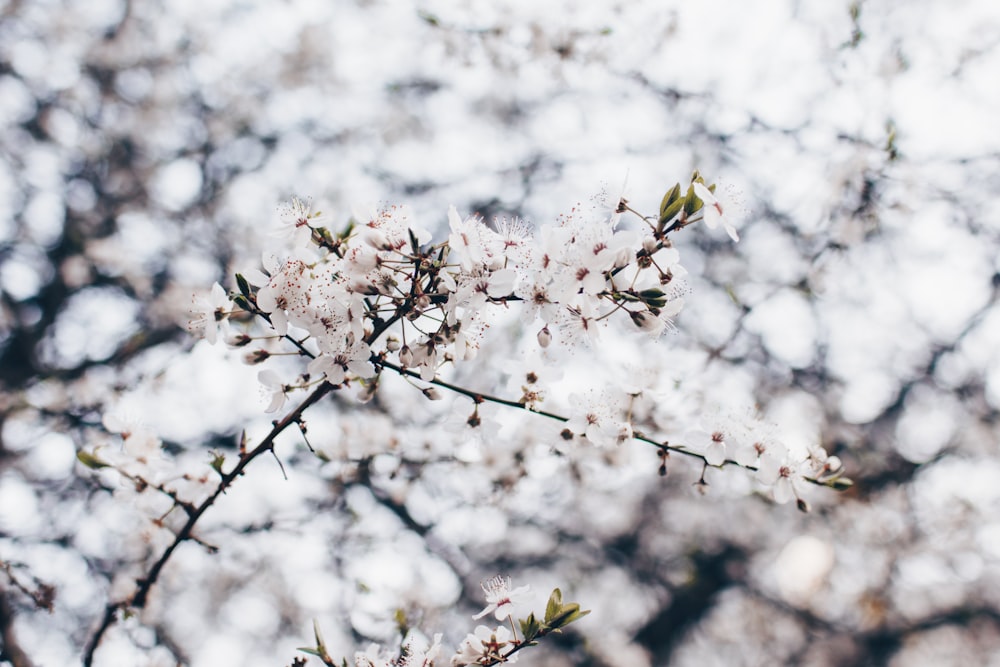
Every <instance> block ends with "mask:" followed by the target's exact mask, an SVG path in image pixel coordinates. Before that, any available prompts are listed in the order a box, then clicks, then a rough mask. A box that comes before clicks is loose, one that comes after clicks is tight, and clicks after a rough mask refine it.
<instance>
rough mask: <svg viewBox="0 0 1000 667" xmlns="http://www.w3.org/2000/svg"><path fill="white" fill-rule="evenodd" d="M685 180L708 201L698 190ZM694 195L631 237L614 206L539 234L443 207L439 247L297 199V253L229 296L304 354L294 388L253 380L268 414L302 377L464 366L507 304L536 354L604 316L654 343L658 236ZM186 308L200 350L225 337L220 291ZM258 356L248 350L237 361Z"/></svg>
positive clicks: (668, 304)
mask: <svg viewBox="0 0 1000 667" xmlns="http://www.w3.org/2000/svg"><path fill="white" fill-rule="evenodd" d="M699 178H700V177H699ZM696 185H698V186H699V190H703V191H704V193H706V196H710V195H711V192H710V191H709V190H708V189H707V188H705V187H704V185H703V183H701V182H700V181H696ZM693 192H694V190H693V186H692V188H691V189H690V193H691V194H689V196H688V197H687V198H679V199H678V202H680V203H682V204H686V203H688V202H690V204H687V208H685V207H684V206H681V207H680V208H679V209H678V210H677V211H675V212H674V215H673V216H672V217H669V218H668V217H664V216H661V217H660V219H659V220H656V219H655V218H654V219H653V220H649V219H646V218H643V222H644V225H643V227H642V228H641V229H639V230H635V229H625V228H624V227H623V226H621V225H619V221H620V218H621V212H623V211H625V210H627V202H626V201H625V200H620V201H618V202H615V206H614V210H613V211H612V213H611V214H610V215H605V216H600V215H596V214H595V213H594V212H592V211H584V210H582V209H580V210H574V211H572V212H571V213H570V214H568V215H565V216H563V217H562V218H561V219H560V220H558V222H557V223H556V224H554V225H549V226H545V227H543V228H541V230H539V231H538V233H537V234H535V233H533V231H532V229H531V227H530V226H529V225H528V224H526V223H525V222H523V221H521V220H519V219H516V218H515V219H513V220H499V221H496V223H495V225H493V226H490V225H488V224H486V222H485V221H484V220H482V219H481V218H479V217H478V216H470V217H463V216H461V215H460V214H459V213H458V211H457V210H456V209H455V208H454V207H452V208H451V209H450V210H449V212H448V223H449V230H450V234H449V236H448V239H447V241H445V242H441V243H437V244H431V243H429V240H430V234H429V233H428V232H427V231H426V230H424V229H422V228H421V227H419V226H418V225H416V224H415V222H414V221H413V220H412V216H411V214H410V213H409V211H408V209H407V208H406V207H395V206H393V207H387V208H382V209H377V210H374V211H370V212H368V213H367V214H366V215H363V216H356V218H355V220H354V221H352V224H351V225H349V226H348V228H347V229H345V230H344V231H342V232H341V233H339V234H336V235H335V234H333V233H331V232H330V231H329V229H328V228H326V227H323V226H321V225H320V222H321V221H322V218H321V216H320V215H319V214H317V213H314V212H313V211H311V210H310V207H309V204H308V203H306V202H304V201H302V200H299V199H293V200H292V202H291V204H289V205H288V206H287V207H286V208H285V209H284V211H283V216H282V219H283V222H284V227H285V229H286V231H287V233H288V236H290V237H291V238H292V239H294V240H295V241H299V242H302V241H305V242H306V245H305V246H301V245H300V246H296V248H295V250H294V251H293V252H291V253H289V254H288V256H285V257H282V258H279V257H277V256H275V255H270V254H269V255H267V256H266V257H265V259H264V272H259V271H254V272H248V273H246V274H244V275H242V276H238V278H237V280H238V284H239V287H240V293H239V294H238V295H236V296H235V298H234V301H235V303H236V305H237V306H238V308H239V309H242V310H245V311H247V312H250V313H252V314H254V315H256V316H259V317H260V318H261V319H262V320H264V321H266V323H267V324H266V326H267V327H268V328H269V329H270V331H271V333H272V334H273V335H276V336H280V337H286V336H287V337H289V339H292V340H293V341H294V344H295V345H296V347H297V348H298V352H299V353H301V354H302V355H304V356H308V357H309V358H310V359H311V361H310V363H309V365H308V368H307V372H306V373H305V374H304V378H303V381H302V382H300V383H298V384H296V383H289V382H282V381H281V379H280V378H279V377H278V376H277V375H276V374H274V373H271V372H268V371H262V373H261V376H260V379H261V382H262V383H263V384H264V386H265V387H266V388H268V389H270V390H271V391H272V394H273V398H272V401H271V403H270V405H269V408H268V409H269V411H276V410H278V409H280V407H281V406H282V404H283V399H282V398H281V396H282V395H284V394H287V391H288V390H289V389H290V388H291V387H294V386H306V385H307V384H308V382H309V380H308V379H306V378H313V379H315V378H324V379H325V381H327V382H329V383H331V384H334V385H341V384H345V383H349V382H350V381H354V380H357V381H361V382H362V383H363V382H364V381H368V380H371V379H372V378H374V377H375V376H377V374H378V373H379V372H380V371H381V370H382V369H383V368H384V367H385V362H391V363H394V364H398V366H399V367H401V368H403V369H411V370H413V371H414V372H416V373H417V374H419V376H420V377H421V378H422V379H423V380H425V381H430V380H432V379H434V378H435V377H436V376H437V374H438V372H439V370H440V369H441V367H442V366H443V365H445V364H449V363H456V362H459V361H464V360H468V359H472V358H473V357H475V356H476V353H477V351H478V349H479V346H480V342H481V340H482V338H483V336H484V334H485V332H486V330H487V329H488V327H489V324H490V320H491V316H492V315H493V314H494V312H495V311H496V309H498V308H509V307H511V306H512V305H513V304H517V305H518V306H519V307H520V309H521V315H522V319H523V321H524V323H525V324H526V325H528V326H533V327H535V330H536V331H537V340H538V344H539V345H540V346H541V347H543V348H544V347H548V346H549V345H550V344H552V343H553V342H557V343H561V344H563V345H568V346H569V345H574V344H576V343H580V342H584V343H591V342H594V341H596V340H597V339H598V337H599V333H600V330H601V328H602V327H604V326H605V324H606V322H607V321H608V320H609V318H612V317H619V318H628V319H629V320H631V322H632V324H633V326H635V327H637V328H638V329H640V330H643V331H646V332H648V333H649V334H651V335H653V336H656V335H659V334H660V333H661V332H663V331H664V329H666V328H668V327H670V326H671V320H672V318H673V317H674V316H675V315H676V314H677V313H678V312H679V311H680V310H681V307H682V306H683V303H684V294H685V292H686V287H685V284H684V275H685V270H684V269H683V267H682V266H681V265H680V264H679V260H680V255H679V253H678V251H677V250H676V249H675V248H674V247H672V244H671V242H670V239H669V237H668V232H669V231H671V230H672V229H676V228H679V227H680V226H683V225H684V224H689V223H690V222H691V221H693V220H694V218H693V217H692V216H693V213H694V212H695V211H700V210H702V200H701V199H699V198H698V197H696V196H695V195H694V194H693ZM713 201H714V199H713ZM689 209H690V210H691V214H690V215H688V217H685V211H686V210H689ZM706 210H707V209H706ZM711 210H713V211H718V210H721V208H720V209H716V208H712V209H711ZM698 219H700V218H698ZM705 219H706V220H707V219H708V218H707V217H706V218H705ZM727 224H728V223H727ZM196 307H197V309H198V312H197V314H196V316H195V318H194V319H193V320H192V323H191V327H192V330H193V331H195V332H196V333H200V334H202V335H204V336H205V337H206V338H207V339H208V340H210V341H214V340H215V339H216V337H217V335H218V332H219V331H220V329H221V330H222V331H224V332H226V333H228V332H229V328H228V319H227V318H228V315H229V313H230V312H231V310H232V304H231V303H230V302H229V299H228V296H227V295H226V293H225V291H224V290H223V289H222V288H221V286H218V285H217V286H215V287H214V288H213V290H212V293H211V295H210V296H209V297H208V298H205V299H202V300H201V301H199V302H198V303H197V304H196ZM230 342H234V343H236V344H240V343H246V342H249V338H248V337H247V336H246V335H245V334H244V335H242V336H236V337H235V338H234V337H230ZM270 354H271V352H270V351H268V350H254V351H252V352H251V353H250V354H248V360H250V361H263V360H266V359H267V358H268V357H269V356H270Z"/></svg>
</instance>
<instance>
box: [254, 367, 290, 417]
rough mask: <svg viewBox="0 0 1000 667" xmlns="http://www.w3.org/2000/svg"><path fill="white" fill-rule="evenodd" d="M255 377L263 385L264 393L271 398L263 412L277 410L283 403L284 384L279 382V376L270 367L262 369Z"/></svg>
mask: <svg viewBox="0 0 1000 667" xmlns="http://www.w3.org/2000/svg"><path fill="white" fill-rule="evenodd" d="M257 379H258V380H259V381H260V383H261V384H262V385H264V390H265V393H266V394H267V395H268V396H269V398H270V399H271V402H270V404H268V406H267V410H265V412H277V411H278V410H280V409H281V406H283V405H284V404H285V385H284V384H282V382H281V376H279V375H278V374H277V373H276V372H274V371H273V370H271V369H270V368H268V369H266V370H262V371H261V372H260V373H258V374H257Z"/></svg>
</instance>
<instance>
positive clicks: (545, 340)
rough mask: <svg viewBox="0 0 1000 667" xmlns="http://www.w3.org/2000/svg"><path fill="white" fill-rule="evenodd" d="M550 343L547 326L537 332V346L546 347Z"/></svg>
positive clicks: (550, 335) (550, 336)
mask: <svg viewBox="0 0 1000 667" xmlns="http://www.w3.org/2000/svg"><path fill="white" fill-rule="evenodd" d="M551 342H552V332H551V331H549V325H547V324H546V325H545V326H544V327H542V329H541V331H539V332H538V344H539V345H541V346H542V347H548V346H549V344H550V343H551Z"/></svg>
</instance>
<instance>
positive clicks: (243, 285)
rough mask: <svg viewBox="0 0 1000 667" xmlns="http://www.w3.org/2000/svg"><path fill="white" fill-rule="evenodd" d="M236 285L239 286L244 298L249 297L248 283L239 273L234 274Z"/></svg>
mask: <svg viewBox="0 0 1000 667" xmlns="http://www.w3.org/2000/svg"><path fill="white" fill-rule="evenodd" d="M236 286H237V287H239V288H240V294H242V295H243V296H245V297H246V298H248V299H249V298H250V283H248V282H247V279H246V278H244V277H243V276H242V275H241V274H239V273H237V274H236Z"/></svg>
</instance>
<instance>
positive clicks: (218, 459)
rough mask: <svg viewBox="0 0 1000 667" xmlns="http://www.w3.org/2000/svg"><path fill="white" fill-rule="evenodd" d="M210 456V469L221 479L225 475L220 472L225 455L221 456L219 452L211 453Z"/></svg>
mask: <svg viewBox="0 0 1000 667" xmlns="http://www.w3.org/2000/svg"><path fill="white" fill-rule="evenodd" d="M211 454H212V462H211V464H210V465H211V466H212V469H213V470H215V472H217V473H219V476H220V477H221V476H223V475H224V474H225V473H223V472H222V464H223V463H224V462H225V461H226V456H225V454H221V453H219V452H211Z"/></svg>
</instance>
